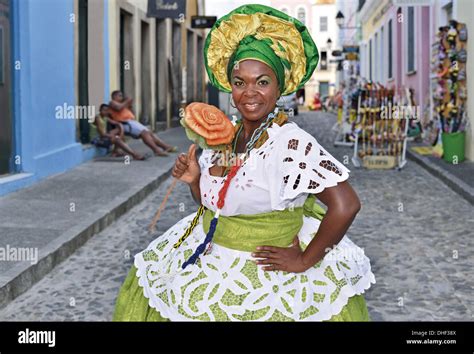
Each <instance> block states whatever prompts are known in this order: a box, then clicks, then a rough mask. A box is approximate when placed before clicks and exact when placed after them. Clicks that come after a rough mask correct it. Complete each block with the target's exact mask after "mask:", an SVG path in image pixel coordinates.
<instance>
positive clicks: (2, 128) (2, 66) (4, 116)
mask: <svg viewBox="0 0 474 354" xmlns="http://www.w3.org/2000/svg"><path fill="white" fill-rule="evenodd" d="M10 66H11V62H10V3H9V0H0V174H5V173H9V172H11V161H12V153H13V148H12V142H13V141H12V140H13V139H12V136H13V132H12V117H11V102H10V100H11V96H10V95H11V78H10Z"/></svg>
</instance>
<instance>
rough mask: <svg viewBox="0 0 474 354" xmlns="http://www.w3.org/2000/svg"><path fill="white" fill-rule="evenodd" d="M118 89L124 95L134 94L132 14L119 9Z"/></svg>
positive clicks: (130, 95) (131, 95)
mask: <svg viewBox="0 0 474 354" xmlns="http://www.w3.org/2000/svg"><path fill="white" fill-rule="evenodd" d="M120 90H121V91H122V92H123V94H124V96H125V97H132V98H134V97H133V95H134V94H135V81H134V76H133V16H132V15H131V14H130V13H128V12H126V11H125V10H121V11H120Z"/></svg>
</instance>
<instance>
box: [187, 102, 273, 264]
mask: <svg viewBox="0 0 474 354" xmlns="http://www.w3.org/2000/svg"><path fill="white" fill-rule="evenodd" d="M277 113H278V109H275V111H274V112H272V113H270V114H269V115H268V116H267V117H266V118H265V120H264V121H263V122H262V123H261V124H260V126H259V127H258V128H257V129H255V130H254V132H253V134H252V137H251V138H250V140H249V142H248V143H247V144H246V149H245V154H244V159H246V158H247V157H248V156H249V153H250V151H251V150H252V149H253V148H254V147H255V145H256V144H257V142H258V141H259V139H260V138H261V137H262V135H263V134H264V133H265V132H266V130H267V128H268V127H269V126H270V125H271V124H272V122H273V120H274V118H275V116H276V115H277ZM240 124H241V126H240V127H239V130H238V133H237V134H236V138H235V140H234V144H233V149H232V150H233V151H232V152H233V153H234V154H235V149H236V146H237V140H238V136H239V134H240V132H241V131H242V128H243V124H242V123H240ZM242 162H243V161H242V160H241V161H238V162H237V164H235V165H234V166H232V167H231V168H230V170H229V173H228V174H227V176H226V177H227V178H226V179H225V181H224V185H223V186H222V188H221V189H220V190H219V193H218V195H219V198H218V200H217V210H216V212H215V214H214V217H213V218H212V220H211V224H210V226H209V231H208V232H207V234H206V238H205V239H204V242H203V243H201V244H200V245H199V246H198V247H197V249H196V251H195V252H194V253H193V255H192V256H191V257H189V259H188V260H187V261H186V262H184V263H183V266H182V268H183V269H184V268H186V267H187V266H188V265H190V264H194V263H195V262H196V261H197V260H198V258H199V256H200V255H201V254H202V253H203V252H204V251H205V250H206V247H208V245H209V246H211V241H212V238H213V237H214V233H215V231H216V227H217V223H218V221H219V215H220V213H221V210H222V208H223V207H224V200H225V196H226V194H227V191H228V189H229V186H230V182H231V181H232V179H233V178H234V177H235V175H236V174H237V172H238V171H239V169H240V167H241V166H242ZM226 171H227V170H226Z"/></svg>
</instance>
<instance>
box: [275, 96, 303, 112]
mask: <svg viewBox="0 0 474 354" xmlns="http://www.w3.org/2000/svg"><path fill="white" fill-rule="evenodd" d="M277 106H279V107H281V108H282V109H283V110H284V111H285V112H287V113H288V114H289V115H290V117H291V116H292V115H295V116H297V115H298V98H297V97H296V93H292V94H291V95H287V96H282V97H280V100H279V101H278V102H277Z"/></svg>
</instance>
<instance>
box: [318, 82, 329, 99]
mask: <svg viewBox="0 0 474 354" xmlns="http://www.w3.org/2000/svg"><path fill="white" fill-rule="evenodd" d="M328 94H329V82H327V81H321V82H320V83H319V98H321V99H322V98H323V97H324V96H327V95H328Z"/></svg>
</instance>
